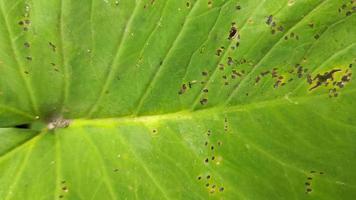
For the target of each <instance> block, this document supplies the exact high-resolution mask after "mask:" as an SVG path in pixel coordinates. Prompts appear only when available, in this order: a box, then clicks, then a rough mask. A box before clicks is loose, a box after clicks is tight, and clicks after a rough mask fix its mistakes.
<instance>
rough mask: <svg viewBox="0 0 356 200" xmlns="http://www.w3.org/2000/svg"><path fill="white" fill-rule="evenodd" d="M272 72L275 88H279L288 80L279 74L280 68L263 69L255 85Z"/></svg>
mask: <svg viewBox="0 0 356 200" xmlns="http://www.w3.org/2000/svg"><path fill="white" fill-rule="evenodd" d="M268 74H270V75H271V78H272V79H273V80H274V85H273V87H274V88H278V87H280V86H285V84H286V81H285V77H284V76H283V75H281V74H279V72H278V68H273V69H272V70H271V71H270V70H267V71H263V72H261V73H260V74H259V75H257V77H256V79H255V85H257V84H258V83H259V82H260V81H261V79H262V78H264V77H267V75H268Z"/></svg>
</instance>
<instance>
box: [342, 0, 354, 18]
mask: <svg viewBox="0 0 356 200" xmlns="http://www.w3.org/2000/svg"><path fill="white" fill-rule="evenodd" d="M338 11H339V13H340V14H343V15H345V16H351V15H352V14H353V13H354V12H356V1H355V0H351V1H349V2H348V3H345V4H342V5H341V6H340V7H339V8H338Z"/></svg>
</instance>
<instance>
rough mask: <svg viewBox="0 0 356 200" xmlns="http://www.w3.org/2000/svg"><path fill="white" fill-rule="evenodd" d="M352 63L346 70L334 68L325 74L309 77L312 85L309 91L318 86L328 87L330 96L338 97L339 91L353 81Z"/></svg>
mask: <svg viewBox="0 0 356 200" xmlns="http://www.w3.org/2000/svg"><path fill="white" fill-rule="evenodd" d="M351 68H352V64H349V67H348V68H347V69H345V70H342V69H338V68H337V69H332V70H330V71H327V72H324V73H323V74H320V73H319V74H317V75H315V76H314V77H313V78H311V77H309V78H308V82H309V84H310V85H311V87H310V88H309V91H312V90H315V89H317V88H318V87H321V86H324V87H328V88H329V90H328V94H329V97H337V96H338V91H339V90H340V89H342V88H344V87H345V85H346V84H347V83H348V82H350V81H351V77H352V71H351Z"/></svg>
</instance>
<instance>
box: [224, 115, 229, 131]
mask: <svg viewBox="0 0 356 200" xmlns="http://www.w3.org/2000/svg"><path fill="white" fill-rule="evenodd" d="M228 130H229V122H228V120H227V118H226V117H225V119H224V131H225V132H227V131H228Z"/></svg>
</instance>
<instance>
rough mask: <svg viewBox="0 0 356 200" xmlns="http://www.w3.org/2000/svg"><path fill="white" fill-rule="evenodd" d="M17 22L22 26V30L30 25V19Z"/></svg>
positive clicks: (25, 29)
mask: <svg viewBox="0 0 356 200" xmlns="http://www.w3.org/2000/svg"><path fill="white" fill-rule="evenodd" d="M18 24H19V25H20V26H21V27H22V29H23V30H24V31H28V29H29V27H30V25H31V21H30V20H29V19H24V20H21V21H19V23H18Z"/></svg>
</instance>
